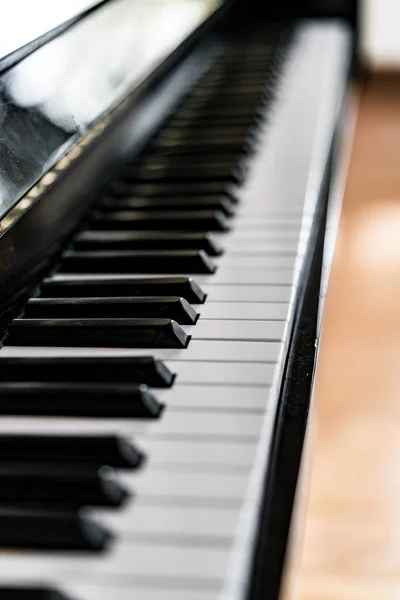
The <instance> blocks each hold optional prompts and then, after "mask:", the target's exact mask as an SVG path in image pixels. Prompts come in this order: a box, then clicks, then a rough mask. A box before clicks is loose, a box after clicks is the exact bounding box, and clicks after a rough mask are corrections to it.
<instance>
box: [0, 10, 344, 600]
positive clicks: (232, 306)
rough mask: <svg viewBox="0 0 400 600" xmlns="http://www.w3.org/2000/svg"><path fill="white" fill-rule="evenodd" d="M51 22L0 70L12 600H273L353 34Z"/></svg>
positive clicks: (1, 387)
mask: <svg viewBox="0 0 400 600" xmlns="http://www.w3.org/2000/svg"><path fill="white" fill-rule="evenodd" d="M14 4H15V6H16V7H17V8H16V9H15V11H14V12H15V14H14V13H13V14H14V17H15V18H16V22H18V18H19V19H22V18H23V12H21V11H23V7H20V12H19V14H18V4H19V3H18V2H16V3H14ZM56 4H57V3H54V7H52V8H50V7H49V6H48V5H47V10H50V11H53V12H52V13H51V14H49V15H48V18H47V19H46V20H45V21H44V20H43V21H41V19H40V14H41V13H40V3H36V5H37V14H36V21H35V13H33V14H30V17H31V18H32V27H31V29H29V27H26V28H25V32H24V35H19V36H17V37H15V36H13V27H14V26H15V23H14V25H13V22H12V19H11V17H10V19H9V23H8V25H7V19H6V20H5V22H3V30H4V36H3V42H4V43H3V42H2V44H1V47H0V54H1V56H0V81H1V84H0V93H1V97H0V230H1V236H0V257H1V260H0V303H1V304H0V307H1V311H0V313H1V320H0V323H1V348H0V413H1V420H0V599H1V600H3V599H4V600H39V599H40V600H56V599H59V600H61V599H62V600H128V599H129V600H131V599H132V600H134V599H135V600H257V599H261V598H262V599H268V600H269V599H271V600H277V599H278V598H279V597H280V596H281V591H282V581H283V578H284V577H285V576H286V574H287V569H288V568H289V567H288V560H287V556H288V553H289V549H290V541H289V540H290V539H291V532H292V528H293V524H294V521H295V516H294V515H295V513H296V501H295V500H296V493H297V490H298V487H299V481H300V479H301V478H300V476H299V473H300V468H301V465H302V461H303V456H304V453H303V446H304V440H305V438H306V437H307V430H308V429H307V424H308V415H309V412H310V400H311V394H312V383H313V371H314V366H315V360H316V355H317V346H318V335H319V324H320V317H321V310H322V307H323V299H324V293H325V288H326V284H325V283H324V282H326V274H327V273H329V264H330V257H329V253H327V252H326V250H325V251H324V240H325V237H326V233H327V231H330V232H332V228H333V231H334V220H333V221H332V218H333V217H332V214H333V212H332V210H331V205H330V203H329V202H328V200H329V195H330V194H329V192H330V188H331V184H332V181H333V180H334V177H335V156H336V148H337V141H338V139H340V125H341V114H342V107H343V101H344V98H345V95H346V88H347V83H348V79H349V72H350V65H351V62H352V56H353V40H354V36H353V31H352V26H351V22H350V21H348V20H346V18H345V17H346V15H345V14H341V13H340V11H336V12H335V10H334V9H332V11H331V12H330V13H329V15H328V14H325V13H324V11H323V10H322V9H321V10H320V11H318V10H316V9H315V3H314V4H313V7H314V8H309V9H307V8H306V7H305V4H306V3H302V5H301V6H302V8H301V9H300V5H299V7H298V8H297V9H296V14H289V12H288V10H286V12H285V10H283V9H282V7H280V8H281V9H282V10H281V12H280V10H279V7H278V9H276V10H272V9H271V8H268V7H265V6H261V5H260V3H259V4H257V3H248V2H247V3H242V2H239V1H238V2H224V1H223V0H147V1H141V0H109V1H107V2H93V1H91V2H89V1H87V2H85V1H84V0H82V1H81V2H76V3H72V4H71V6H70V7H69V9H67V10H65V11H62V12H57V10H58V7H57V6H56ZM327 4H328V3H324V7H325V8H326V6H327ZM286 9H287V7H286ZM350 12H351V11H350ZM316 17H320V18H316ZM321 17H324V18H321ZM330 17H343V18H330ZM34 21H35V22H34Z"/></svg>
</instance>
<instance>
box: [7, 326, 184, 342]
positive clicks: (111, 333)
mask: <svg viewBox="0 0 400 600" xmlns="http://www.w3.org/2000/svg"><path fill="white" fill-rule="evenodd" d="M189 340H190V336H189V335H188V334H187V333H186V332H185V331H184V330H183V329H182V328H181V326H180V325H178V323H176V322H175V321H171V320H170V319H14V321H12V323H11V325H10V327H9V330H8V335H7V339H6V343H7V344H8V345H11V346H67V347H68V346H71V347H84V348H90V347H101V348H186V347H187V345H188V343H189Z"/></svg>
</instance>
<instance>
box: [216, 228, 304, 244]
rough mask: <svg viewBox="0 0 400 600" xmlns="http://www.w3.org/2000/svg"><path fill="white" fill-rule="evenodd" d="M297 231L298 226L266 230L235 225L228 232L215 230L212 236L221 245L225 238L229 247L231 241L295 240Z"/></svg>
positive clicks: (298, 230)
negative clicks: (237, 227)
mask: <svg viewBox="0 0 400 600" xmlns="http://www.w3.org/2000/svg"><path fill="white" fill-rule="evenodd" d="M299 233H300V227H298V228H297V229H296V230H294V229H290V230H288V231H285V230H281V229H277V228H273V229H271V230H268V229H261V230H254V229H253V230H240V229H236V227H235V228H233V229H232V231H230V232H229V233H226V232H224V233H218V232H215V233H213V237H215V239H216V240H217V241H218V243H220V244H222V245H223V244H224V242H225V240H226V243H227V246H228V247H229V246H230V244H231V243H235V244H236V243H238V242H240V241H249V242H250V241H253V242H257V243H261V242H270V241H271V240H275V239H276V240H286V239H292V240H297V239H299Z"/></svg>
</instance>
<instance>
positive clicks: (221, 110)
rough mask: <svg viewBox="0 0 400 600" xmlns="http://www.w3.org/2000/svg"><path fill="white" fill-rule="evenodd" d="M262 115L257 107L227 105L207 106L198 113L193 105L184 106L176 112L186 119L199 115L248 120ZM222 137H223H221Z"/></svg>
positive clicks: (197, 108) (260, 109)
mask: <svg viewBox="0 0 400 600" xmlns="http://www.w3.org/2000/svg"><path fill="white" fill-rule="evenodd" d="M262 114H263V110H262V107H260V106H259V105H258V106H254V107H253V108H251V109H250V108H249V107H247V106H235V105H233V104H229V105H228V106H224V107H221V106H216V105H214V106H207V107H205V106H204V107H203V109H202V110H201V111H200V110H199V107H198V106H197V107H196V105H195V103H194V102H193V103H192V106H190V105H185V106H184V107H182V108H181V109H180V110H179V113H178V112H177V113H176V115H177V116H179V118H186V117H191V118H193V117H194V116H197V115H199V116H200V115H201V116H202V117H203V118H206V117H207V116H209V117H214V118H218V117H221V118H223V119H228V118H240V117H241V118H244V117H248V118H252V117H257V116H259V117H262ZM221 137H223V136H221Z"/></svg>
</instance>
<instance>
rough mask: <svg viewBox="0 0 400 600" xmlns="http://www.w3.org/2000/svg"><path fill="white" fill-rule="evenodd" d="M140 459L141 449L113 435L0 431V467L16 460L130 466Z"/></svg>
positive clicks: (133, 466) (80, 464)
mask: <svg viewBox="0 0 400 600" xmlns="http://www.w3.org/2000/svg"><path fill="white" fill-rule="evenodd" d="M142 461H143V454H142V452H140V451H139V450H138V449H137V448H136V447H135V446H134V445H133V444H132V443H131V442H130V441H129V440H128V439H126V438H124V437H121V436H116V435H87V436H85V435H30V434H14V433H13V434H0V468H1V463H10V462H20V463H51V464H52V465H55V464H58V465H65V464H67V465H77V466H84V467H85V468H88V467H90V468H93V469H99V468H100V467H102V466H103V465H108V466H110V467H114V468H123V469H126V468H129V469H132V468H137V467H139V466H140V464H141V463H142Z"/></svg>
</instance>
